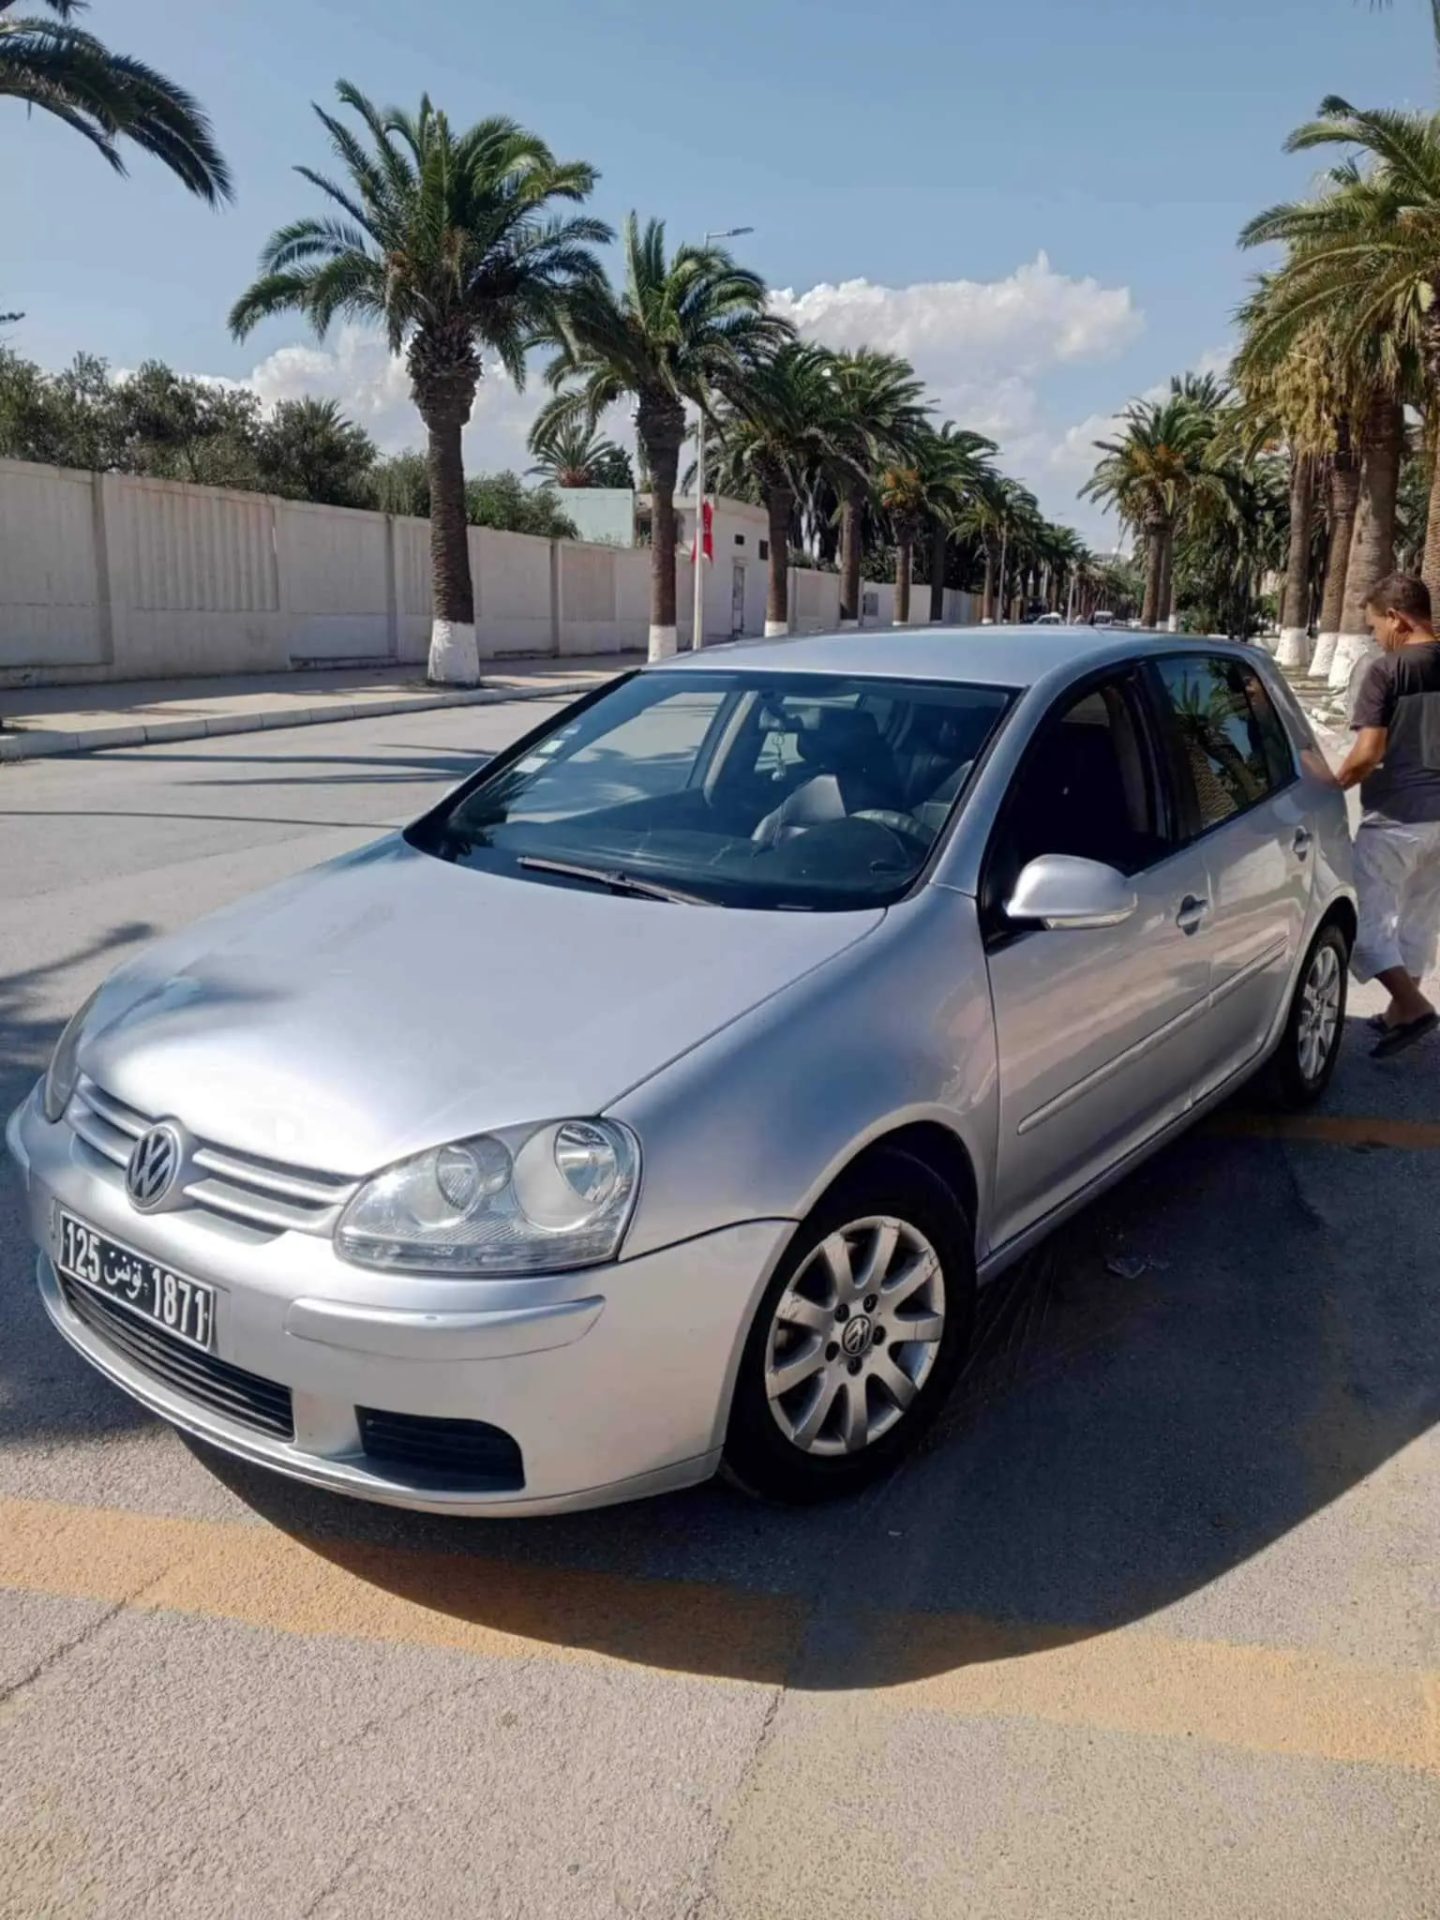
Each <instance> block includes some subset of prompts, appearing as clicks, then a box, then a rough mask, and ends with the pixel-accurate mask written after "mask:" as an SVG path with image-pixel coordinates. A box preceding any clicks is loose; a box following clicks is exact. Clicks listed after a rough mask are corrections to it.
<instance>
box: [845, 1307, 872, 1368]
mask: <svg viewBox="0 0 1440 1920" xmlns="http://www.w3.org/2000/svg"><path fill="white" fill-rule="evenodd" d="M874 1337H875V1329H874V1328H873V1327H872V1326H871V1324H870V1322H869V1320H868V1319H867V1318H866V1317H865V1315H864V1314H863V1313H857V1314H856V1316H855V1318H854V1319H853V1320H847V1321H846V1322H845V1331H844V1333H842V1334H841V1336H840V1344H841V1346H842V1347H843V1348H844V1349H845V1351H846V1353H848V1354H849V1355H850V1356H851V1358H852V1359H854V1358H856V1357H857V1356H858V1355H860V1354H862V1353H868V1352H869V1351H870V1342H871V1341H872V1340H873V1339H874Z"/></svg>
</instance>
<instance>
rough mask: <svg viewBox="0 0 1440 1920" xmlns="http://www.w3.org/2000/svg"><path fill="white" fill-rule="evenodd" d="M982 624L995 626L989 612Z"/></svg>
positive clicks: (983, 625)
mask: <svg viewBox="0 0 1440 1920" xmlns="http://www.w3.org/2000/svg"><path fill="white" fill-rule="evenodd" d="M980 624H981V626H982V627H993V626H994V624H995V622H994V621H993V620H992V619H991V618H990V616H989V614H988V613H987V614H986V616H985V618H984V619H983V620H982V621H981V622H980Z"/></svg>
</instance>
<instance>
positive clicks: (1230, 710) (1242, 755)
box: [1153, 653, 1314, 1093]
mask: <svg viewBox="0 0 1440 1920" xmlns="http://www.w3.org/2000/svg"><path fill="white" fill-rule="evenodd" d="M1153 673H1154V678H1155V682H1156V684H1157V687H1158V690H1159V701H1160V707H1161V711H1162V713H1163V715H1164V718H1165V722H1166V726H1167V728H1168V731H1169V735H1170V747H1171V756H1172V762H1173V764H1174V766H1175V769H1176V778H1177V784H1178V786H1179V789H1180V791H1181V794H1182V796H1183V806H1184V809H1185V813H1186V815H1187V832H1188V838H1189V839H1190V841H1191V843H1192V844H1193V845H1194V846H1195V847H1196V848H1198V849H1199V851H1200V852H1201V853H1202V854H1203V857H1204V861H1205V870H1206V878H1207V887H1206V900H1207V910H1206V915H1205V921H1204V925H1203V927H1202V929H1201V940H1202V943H1203V945H1204V946H1205V949H1206V951H1207V953H1208V956H1209V960H1210V996H1211V1006H1210V1013H1209V1017H1208V1019H1207V1022H1206V1053H1207V1058H1206V1061H1205V1063H1204V1068H1203V1072H1202V1075H1201V1079H1200V1082H1199V1084H1198V1085H1197V1088H1196V1091H1197V1093H1204V1092H1206V1091H1207V1090H1209V1089H1210V1088H1212V1087H1214V1086H1217V1085H1218V1084H1219V1083H1220V1082H1221V1081H1222V1080H1225V1079H1227V1078H1228V1077H1229V1076H1230V1075H1231V1074H1233V1073H1235V1072H1237V1071H1239V1070H1240V1069H1241V1068H1242V1067H1243V1066H1244V1065H1245V1064H1246V1063H1247V1061H1250V1060H1252V1059H1254V1058H1255V1057H1256V1056H1257V1055H1258V1054H1259V1053H1260V1051H1261V1049H1262V1048H1263V1047H1264V1045H1265V1042H1266V1040H1267V1038H1268V1037H1269V1035H1270V1033H1271V1031H1272V1029H1273V1027H1274V1024H1275V1021H1276V1019H1277V1017H1278V1015H1279V1012H1280V1009H1281V1006H1282V1005H1283V1003H1284V1000H1285V996H1286V993H1287V990H1288V987H1289V982H1290V977H1291V973H1292V970H1293V967H1294V964H1295V961H1296V959H1297V957H1298V948H1299V945H1300V942H1301V940H1302V939H1303V937H1304V932H1305V923H1306V918H1307V915H1308V913H1309V906H1310V891H1311V876H1312V873H1313V870H1314V858H1313V849H1312V841H1311V834H1310V829H1309V827H1308V825H1307V823H1306V816H1305V808H1304V800H1303V790H1302V788H1301V785H1300V778H1299V769H1298V767H1297V765H1296V761H1295V754H1294V749H1293V748H1292V746H1291V744H1290V740H1289V737H1288V735H1287V734H1286V731H1285V728H1284V725H1283V723H1282V721H1281V719H1280V716H1279V714H1278V713H1277V712H1276V710H1275V707H1274V704H1273V702H1272V701H1271V699H1270V696H1269V694H1268V693H1267V692H1266V691H1265V686H1264V682H1263V681H1262V679H1261V677H1260V675H1259V674H1258V673H1257V672H1256V670H1255V669H1254V667H1252V666H1251V665H1250V664H1249V663H1248V662H1246V661H1243V660H1239V659H1236V658H1235V657H1234V656H1232V655H1227V654H1217V653H1196V654H1183V655H1174V656H1171V657H1168V658H1164V659H1160V660H1157V661H1155V662H1154V665H1153Z"/></svg>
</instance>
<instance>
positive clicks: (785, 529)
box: [765, 487, 795, 640]
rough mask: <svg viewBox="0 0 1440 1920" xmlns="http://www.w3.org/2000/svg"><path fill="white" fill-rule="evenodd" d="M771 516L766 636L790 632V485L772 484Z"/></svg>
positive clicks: (792, 506)
mask: <svg viewBox="0 0 1440 1920" xmlns="http://www.w3.org/2000/svg"><path fill="white" fill-rule="evenodd" d="M765 511H766V513H767V514H768V515H769V516H770V585H769V589H768V591H767V593H766V595H765V638H766V639H767V640H772V639H777V638H779V637H780V636H781V635H783V634H787V633H789V631H790V516H791V515H792V514H793V513H794V511H795V495H794V494H793V493H792V492H791V490H790V488H789V487H771V488H769V489H768V490H767V492H766V495H765Z"/></svg>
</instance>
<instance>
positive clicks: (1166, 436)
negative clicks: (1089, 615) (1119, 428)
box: [1081, 381, 1215, 627]
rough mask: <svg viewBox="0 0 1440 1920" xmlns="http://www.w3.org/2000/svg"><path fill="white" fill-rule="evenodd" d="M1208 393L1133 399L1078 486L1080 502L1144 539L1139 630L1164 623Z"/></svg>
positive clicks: (1206, 439) (1197, 475)
mask: <svg viewBox="0 0 1440 1920" xmlns="http://www.w3.org/2000/svg"><path fill="white" fill-rule="evenodd" d="M1209 397H1210V396H1209V395H1201V396H1197V394H1196V393H1194V392H1193V391H1192V392H1191V393H1186V392H1185V391H1184V389H1183V386H1182V383H1181V382H1179V381H1172V382H1171V392H1170V394H1169V396H1168V397H1167V398H1166V399H1164V400H1153V401H1144V400H1137V401H1133V402H1132V403H1131V405H1130V406H1129V407H1128V408H1127V409H1126V412H1125V415H1124V426H1125V430H1124V432H1123V434H1122V435H1121V436H1120V437H1119V438H1118V439H1115V440H1097V441H1096V443H1095V444H1096V447H1097V448H1098V449H1099V451H1100V452H1101V453H1102V454H1103V455H1104V456H1105V457H1104V459H1103V460H1101V461H1100V462H1099V464H1098V465H1097V466H1096V468H1095V472H1094V474H1093V475H1092V476H1091V478H1090V480H1089V481H1088V482H1087V483H1086V484H1085V486H1084V487H1082V488H1081V495H1082V497H1083V498H1086V499H1090V500H1098V501H1101V502H1102V503H1104V504H1105V505H1107V506H1112V507H1114V508H1115V510H1116V511H1117V512H1118V513H1119V515H1120V518H1121V519H1122V520H1123V521H1124V522H1125V524H1126V525H1127V526H1130V527H1132V528H1134V530H1135V531H1136V532H1137V533H1139V534H1141V535H1142V536H1143V538H1144V541H1145V601H1144V605H1143V606H1142V608H1141V611H1140V622H1141V625H1142V626H1146V627H1154V626H1158V625H1160V624H1162V623H1163V622H1165V621H1168V619H1169V618H1170V601H1171V577H1172V569H1173V558H1174V541H1175V529H1176V526H1177V524H1178V522H1179V519H1180V516H1181V514H1182V513H1183V511H1184V509H1185V506H1186V502H1187V500H1188V498H1189V496H1190V493H1191V491H1192V489H1193V488H1194V487H1195V486H1196V485H1197V483H1198V482H1199V481H1200V479H1201V476H1202V475H1203V472H1204V468H1205V456H1206V452H1207V450H1208V448H1209V445H1210V441H1211V439H1212V437H1213V435H1214V431H1215V421H1214V414H1213V411H1212V410H1211V408H1210V406H1209V405H1208V404H1207V402H1208V399H1209Z"/></svg>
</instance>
